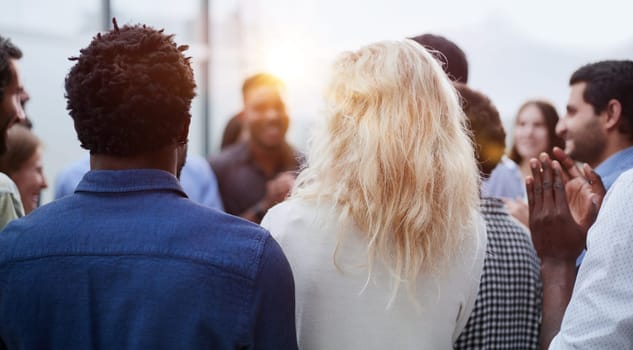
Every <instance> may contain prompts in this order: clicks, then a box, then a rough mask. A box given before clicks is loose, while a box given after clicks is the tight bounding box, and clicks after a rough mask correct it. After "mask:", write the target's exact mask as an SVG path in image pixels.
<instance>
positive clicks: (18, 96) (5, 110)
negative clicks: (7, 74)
mask: <svg viewBox="0 0 633 350" xmlns="http://www.w3.org/2000/svg"><path fill="white" fill-rule="evenodd" d="M9 64H10V69H11V75H12V78H11V82H10V83H9V85H7V86H6V87H5V89H4V94H3V95H2V104H1V106H0V154H2V153H4V152H5V151H6V150H7V130H9V128H10V127H11V126H12V125H13V124H15V123H17V122H19V121H20V120H24V119H25V115H24V110H23V109H22V101H23V100H24V99H25V96H28V94H26V92H25V91H24V88H23V87H22V81H21V80H20V74H19V70H18V66H17V61H16V60H15V59H10V63H9Z"/></svg>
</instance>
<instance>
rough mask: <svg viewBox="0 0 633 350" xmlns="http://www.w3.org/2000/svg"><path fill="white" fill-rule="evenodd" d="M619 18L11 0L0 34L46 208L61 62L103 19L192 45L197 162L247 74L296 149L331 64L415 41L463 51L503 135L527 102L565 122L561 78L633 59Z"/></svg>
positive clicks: (614, 7)
mask: <svg viewBox="0 0 633 350" xmlns="http://www.w3.org/2000/svg"><path fill="white" fill-rule="evenodd" d="M631 13H633V2H632V1H630V0H620V1H616V0H602V1H600V2H596V1H571V0H561V1H545V0H531V1H503V0H479V1H466V0H461V1H457V0H444V1H426V0H417V1H416V0H389V1H387V0H382V1H378V0H375V1H372V0H364V1H360V0H345V1H343V0H178V1H173V0H133V1H132V0H128V1H124V0H56V1H46V0H19V1H14V2H8V1H5V2H4V6H2V11H0V34H1V35H3V36H6V37H9V38H11V39H12V41H13V42H14V43H15V44H17V45H18V46H19V47H20V48H21V49H22V51H23V53H24V58H23V59H22V60H20V67H21V73H22V78H23V80H24V85H25V87H26V88H27V90H28V91H29V93H30V95H31V100H30V102H29V103H28V104H27V106H26V112H27V114H28V116H29V117H30V118H31V120H32V121H33V124H34V131H35V133H36V134H37V135H38V136H40V138H42V140H43V141H44V144H45V150H44V167H45V173H46V176H47V178H48V181H49V184H50V187H49V189H47V190H46V191H45V192H44V193H43V197H42V199H43V202H44V203H46V202H48V201H50V200H51V198H52V192H53V191H52V188H53V186H52V185H53V184H54V182H55V178H56V176H57V174H58V172H59V171H60V170H61V169H62V168H63V167H64V166H66V165H68V164H70V163H72V162H73V161H75V160H77V159H79V158H80V157H81V156H82V155H83V154H84V153H85V151H84V150H82V149H81V148H80V147H79V142H78V141H77V138H76V135H75V132H74V129H73V125H72V120H71V118H70V117H69V116H68V114H67V112H66V108H65V106H66V103H65V100H64V77H65V75H66V74H67V72H68V70H69V69H70V66H71V62H70V61H68V59H67V58H68V57H71V56H76V55H78V54H79V50H80V49H81V48H83V47H85V46H87V45H88V43H89V42H90V40H91V38H92V37H93V36H94V35H95V34H96V33H97V32H99V31H103V30H106V29H108V28H109V27H110V26H111V18H112V17H113V16H114V17H116V18H117V20H118V22H119V25H123V24H126V23H130V24H134V23H144V24H148V25H151V26H154V27H157V28H165V30H166V32H168V33H174V34H176V42H177V43H178V44H188V45H190V47H191V48H190V51H189V54H190V55H191V56H192V57H193V63H194V71H195V74H196V80H197V84H198V89H197V93H198V96H197V97H196V99H195V100H194V104H193V106H192V114H193V120H192V126H191V135H190V147H189V151H190V152H192V153H196V154H200V155H208V154H213V153H215V152H217V150H218V149H219V145H220V139H221V134H222V131H223V129H224V126H225V124H226V122H227V120H228V119H229V118H230V117H231V116H232V115H234V114H235V113H237V112H239V110H240V108H241V103H242V102H241V91H240V88H241V84H242V81H243V79H244V78H246V77H247V76H248V75H250V74H254V73H257V72H260V71H269V72H271V73H274V74H277V75H278V76H280V77H281V78H282V79H284V80H285V81H286V84H287V101H288V108H289V111H290V115H291V118H292V122H291V123H292V124H291V129H290V131H289V139H290V141H291V142H292V143H293V144H294V145H296V146H297V147H298V148H299V149H304V148H305V146H306V140H307V138H308V135H309V132H310V126H311V123H312V122H313V121H314V120H316V119H317V118H319V116H320V112H321V93H322V89H323V86H324V84H325V83H326V81H327V75H328V66H329V64H330V62H331V61H332V60H333V59H334V58H335V57H336V54H337V53H338V52H340V51H343V50H350V49H356V48H358V47H360V46H362V45H364V44H368V43H370V42H373V41H377V40H383V39H401V38H404V37H409V36H414V35H417V34H422V33H427V32H428V33H435V34H440V35H444V36H446V37H447V38H449V39H451V40H453V41H454V42H456V43H457V44H458V45H459V46H460V47H461V48H462V49H463V50H464V51H465V52H466V54H467V57H468V60H469V63H470V78H469V85H471V86H472V87H474V88H475V89H478V90H481V91H482V92H484V93H486V94H487V95H489V96H490V97H491V99H492V100H493V102H494V103H495V104H496V106H497V108H498V109H499V111H500V112H501V115H502V117H503V120H504V123H505V125H506V129H507V131H508V134H511V132H510V131H511V129H512V121H513V119H514V115H515V113H516V110H517V109H518V107H519V105H520V104H521V103H522V102H523V101H525V100H527V99H529V98H534V97H540V98H545V99H548V100H550V101H552V102H553V103H554V104H555V105H556V106H557V108H558V111H559V113H561V114H564V108H565V102H566V99H567V94H568V79H569V76H570V75H571V73H572V72H573V71H574V70H575V69H576V68H578V67H579V66H581V65H583V64H585V63H589V62H592V61H597V60H601V59H607V58H612V59H624V58H628V59H631V58H633V26H631V25H630V17H631ZM508 141H510V140H508Z"/></svg>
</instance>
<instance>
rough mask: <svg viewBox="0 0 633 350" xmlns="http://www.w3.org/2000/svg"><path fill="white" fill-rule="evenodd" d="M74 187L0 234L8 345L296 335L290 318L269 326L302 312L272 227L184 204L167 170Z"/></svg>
mask: <svg viewBox="0 0 633 350" xmlns="http://www.w3.org/2000/svg"><path fill="white" fill-rule="evenodd" d="M77 191H78V192H77V193H75V194H73V195H71V196H68V197H66V198H63V199H61V200H59V201H56V202H54V203H52V204H50V205H46V206H44V207H42V208H41V209H40V210H38V211H36V212H34V213H33V215H31V216H28V217H25V218H24V220H19V221H16V222H14V223H12V224H11V225H10V226H9V227H7V229H6V230H5V231H4V232H3V234H2V235H1V236H0V246H1V247H2V248H1V249H0V257H1V258H0V276H1V277H0V281H2V285H3V287H2V292H1V297H0V338H1V339H2V341H3V342H4V344H5V346H6V347H7V348H9V349H41V348H48V349H90V348H112V349H161V348H162V349H177V348H181V349H201V348H214V349H234V348H238V347H239V346H244V347H246V346H248V345H249V344H255V343H258V344H260V345H262V344H277V345H278V346H280V348H281V347H283V343H281V344H280V343H279V341H281V340H282V339H294V329H292V327H290V324H289V323H287V322H286V323H285V325H286V326H283V325H284V323H283V322H280V323H279V324H276V325H274V324H272V322H277V321H278V320H283V319H284V318H285V319H292V317H293V311H294V310H293V308H292V307H291V306H290V305H291V302H290V301H291V300H292V298H293V295H292V279H288V278H285V277H284V273H285V276H288V275H289V274H290V272H289V271H288V265H287V263H286V262H285V261H283V260H281V259H280V257H282V256H283V255H282V253H281V251H280V249H279V246H278V245H277V244H276V243H275V241H274V240H273V239H272V238H271V237H270V235H269V234H268V233H267V232H266V231H265V230H263V229H261V228H259V227H257V226H256V225H253V224H251V223H249V222H247V221H244V220H237V219H235V218H233V217H231V216H228V215H225V214H222V213H220V212H217V211H213V210H210V209H208V208H206V207H203V206H201V205H198V204H196V203H194V202H192V201H190V200H188V199H186V198H185V195H184V192H183V191H182V189H181V188H180V186H179V185H178V183H177V180H176V178H175V177H174V176H173V175H171V174H168V173H166V172H162V171H160V170H126V171H103V170H102V171H92V172H90V173H88V175H87V176H86V178H85V179H84V180H83V181H82V183H81V184H80V185H79V187H78V190H77ZM54 218H57V219H58V220H57V221H55V220H52V219H54ZM272 284H276V285H277V287H275V288H274V292H273V289H272V288H271V285H272ZM271 313H274V316H271ZM260 320H261V321H264V320H266V321H267V322H270V323H271V324H268V325H265V324H263V325H262V324H260V323H259V322H258V321H260ZM289 335H291V336H290V337H289ZM267 341H268V342H270V343H266V342H267ZM285 345H286V346H287V347H289V348H292V344H291V343H287V344H285Z"/></svg>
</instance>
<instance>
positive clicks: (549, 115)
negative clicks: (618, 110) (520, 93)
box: [505, 100, 565, 226]
mask: <svg viewBox="0 0 633 350" xmlns="http://www.w3.org/2000/svg"><path fill="white" fill-rule="evenodd" d="M557 123H558V113H557V112H556V108H555V107H554V106H553V105H552V104H551V103H549V102H546V101H542V100H530V101H527V102H525V103H524V104H523V105H521V107H520V108H519V111H518V112H517V116H516V120H515V124H514V137H513V145H512V150H511V151H510V159H511V160H513V161H514V162H515V163H516V164H517V165H518V167H519V171H520V172H521V178H522V180H523V181H521V183H520V184H521V193H522V194H523V196H521V197H519V198H510V199H506V200H505V202H506V206H507V207H508V211H509V212H510V214H512V216H514V217H515V218H516V219H517V220H519V221H520V222H521V223H523V224H524V225H525V226H528V207H527V198H526V197H525V180H524V179H525V177H526V176H528V175H531V174H532V172H531V170H530V164H529V161H530V159H531V158H537V157H538V155H539V154H540V153H541V152H546V153H547V154H549V155H550V157H552V148H554V147H560V148H564V145H565V143H564V141H563V139H562V138H560V137H558V136H557V135H556V124H557Z"/></svg>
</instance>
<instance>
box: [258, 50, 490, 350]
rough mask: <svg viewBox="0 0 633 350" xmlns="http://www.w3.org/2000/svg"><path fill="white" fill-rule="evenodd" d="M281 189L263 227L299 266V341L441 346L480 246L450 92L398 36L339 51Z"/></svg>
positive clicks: (458, 115)
mask: <svg viewBox="0 0 633 350" xmlns="http://www.w3.org/2000/svg"><path fill="white" fill-rule="evenodd" d="M326 91H327V94H326V102H327V104H326V105H327V106H328V108H327V110H326V113H325V116H324V118H322V120H321V123H319V124H318V127H317V128H316V133H315V135H313V137H312V140H313V142H312V144H311V148H310V150H309V153H308V164H307V167H306V168H305V169H304V170H303V171H302V172H301V173H300V174H299V176H298V178H297V183H296V185H295V187H294V189H293V192H292V195H291V197H290V199H289V200H287V201H285V202H283V203H281V204H279V205H277V206H275V207H273V208H272V209H271V210H270V211H269V212H268V213H267V214H266V216H265V217H264V219H263V221H262V226H263V227H265V228H267V229H269V231H270V232H271V234H272V235H273V236H274V237H275V238H276V239H278V241H279V244H280V246H281V247H282V249H283V250H284V253H285V254H286V255H287V256H288V260H289V262H290V266H291V267H292V270H293V273H294V275H295V276H296V300H297V327H298V341H299V345H300V347H301V348H302V349H307V350H309V349H419V348H424V349H447V348H450V347H451V346H452V344H453V342H454V341H455V339H456V338H457V336H458V335H459V333H460V332H461V330H462V329H463V327H464V325H465V323H466V321H467V319H468V316H469V314H470V312H471V310H472V307H473V305H474V301H475V297H476V295H477V289H478V287H479V276H480V275H481V271H482V265H483V259H484V250H485V245H486V235H485V226H484V223H483V220H482V219H481V216H480V215H479V213H478V208H479V200H478V176H477V175H478V169H477V164H476V161H475V157H474V153H475V152H474V149H473V146H472V144H471V142H470V139H469V137H468V134H467V132H466V127H465V122H466V121H465V118H464V115H463V112H462V110H461V108H460V105H459V102H458V98H457V94H456V93H455V90H454V88H453V86H452V84H451V82H450V81H449V80H448V78H447V77H446V75H445V74H444V72H443V71H442V69H441V67H440V66H439V64H438V63H437V62H436V61H435V59H434V58H433V56H432V55H431V54H429V53H428V52H427V51H425V49H424V48H422V47H421V46H420V45H418V44H416V43H414V42H412V41H410V40H407V41H403V42H395V41H386V42H379V43H375V44H371V45H368V46H366V47H363V48H361V49H359V50H356V51H354V52H346V53H343V54H342V55H341V56H340V57H339V59H338V60H337V61H336V62H335V64H334V66H333V72H332V80H331V83H330V84H329V85H328V88H327V90H326Z"/></svg>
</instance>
